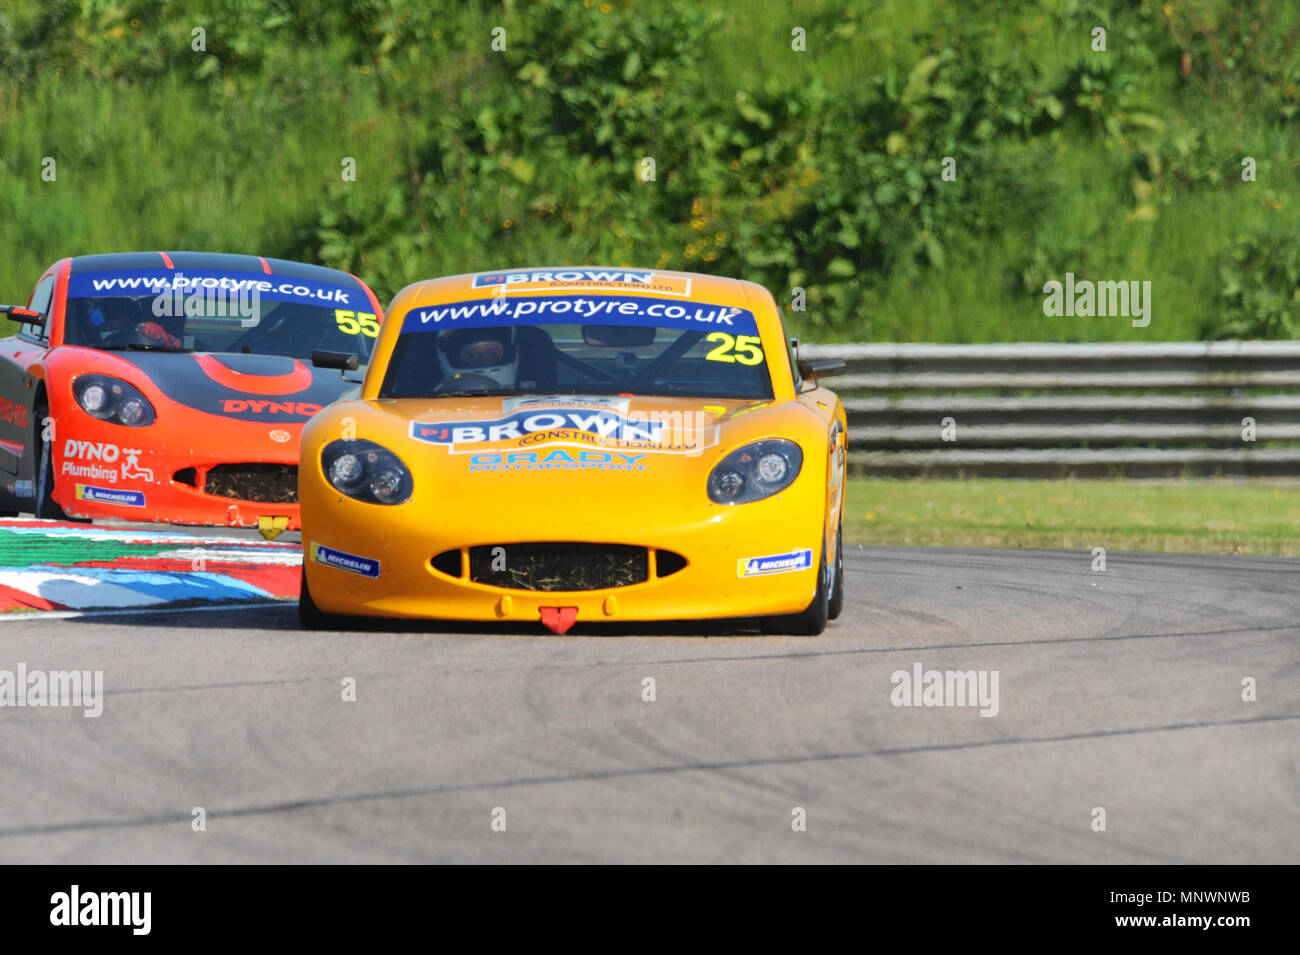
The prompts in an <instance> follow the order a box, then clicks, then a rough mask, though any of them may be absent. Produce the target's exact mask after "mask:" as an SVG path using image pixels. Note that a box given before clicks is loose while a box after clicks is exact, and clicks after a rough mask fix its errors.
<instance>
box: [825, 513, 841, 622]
mask: <svg viewBox="0 0 1300 955" xmlns="http://www.w3.org/2000/svg"><path fill="white" fill-rule="evenodd" d="M843 610H844V522H843V521H840V526H839V529H838V530H836V531H835V571H834V572H833V573H832V574H831V596H830V600H829V601H827V608H826V619H828V620H834V619H836V618H837V617H839V615H840V612H841V611H843Z"/></svg>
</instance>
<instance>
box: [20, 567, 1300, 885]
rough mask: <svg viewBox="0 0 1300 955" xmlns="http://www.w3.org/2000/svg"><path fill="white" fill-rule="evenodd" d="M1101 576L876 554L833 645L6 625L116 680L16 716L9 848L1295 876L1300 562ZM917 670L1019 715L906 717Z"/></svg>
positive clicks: (182, 621) (854, 574) (255, 625)
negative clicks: (352, 683) (992, 693)
mask: <svg viewBox="0 0 1300 955" xmlns="http://www.w3.org/2000/svg"><path fill="white" fill-rule="evenodd" d="M1090 564H1091V557H1090V555H1088V554H1083V553H1070V552H1063V551H1003V550H949V549H937V548H924V549H922V548H916V549H911V548H866V549H853V550H851V551H850V552H849V553H848V558H847V588H846V592H847V595H848V599H847V603H846V607H845V612H844V616H843V617H842V618H841V619H840V620H839V621H837V622H835V623H833V624H832V625H831V627H830V628H829V629H828V631H827V632H826V633H825V634H824V635H823V636H822V637H819V638H786V637H762V636H757V635H754V634H747V633H742V634H733V635H714V636H708V635H707V634H708V633H709V632H710V630H713V632H714V633H716V629H715V628H708V629H698V630H695V631H691V630H682V629H676V630H673V631H672V632H671V633H670V634H668V635H662V630H663V628H658V629H655V628H650V629H647V630H644V631H642V632H641V633H640V634H638V635H632V636H628V635H623V636H617V637H610V636H607V635H602V636H592V635H591V634H590V633H584V632H583V631H582V629H581V627H579V628H578V629H577V631H576V632H577V633H578V634H579V635H577V636H572V635H571V636H567V637H555V636H544V635H542V634H541V633H539V632H533V631H530V632H526V633H525V632H519V631H516V632H513V633H510V634H506V635H499V634H491V633H487V632H483V631H476V632H473V633H469V634H466V633H449V632H440V633H427V632H421V631H418V630H406V631H403V632H384V631H383V629H382V628H381V629H379V630H371V631H367V632H361V633H350V634H341V633H324V634H307V633H303V632H300V631H299V630H298V629H297V627H296V622H295V617H294V611H293V608H292V607H289V606H272V607H257V608H251V609H249V608H246V609H229V608H227V609H206V610H198V611H157V612H149V613H139V612H135V611H128V612H123V613H116V614H110V615H90V616H81V617H34V616H26V615H24V616H21V617H13V618H10V619H7V620H5V621H4V622H2V623H0V668H10V669H13V668H14V667H15V666H16V664H17V663H18V662H19V661H23V662H25V663H26V665H27V666H28V668H45V669H47V670H54V669H72V668H75V669H102V670H103V671H104V680H105V690H106V694H105V704H104V713H103V715H102V716H101V717H99V718H98V719H87V718H85V717H83V716H82V714H81V712H80V711H73V710H68V709H48V708H47V709H37V708H24V709H18V708H5V709H0V752H2V753H3V754H4V758H3V761H0V766H3V768H2V769H0V861H2V862H194V863H198V862H207V863H224V862H289V861H292V862H344V861H347V862H375V861H383V862H433V861H463V862H469V861H485V862H512V861H538V862H546V861H549V862H585V861H617V862H686V861H689V862H1013V863H1018V862H1089V863H1109V862H1114V863H1145V862H1217V863H1263V862H1295V861H1297V859H1298V858H1300V811H1297V810H1298V808H1300V561H1296V560H1286V559H1280V558H1278V559H1272V558H1239V557H1229V556H1213V557H1208V556H1166V555H1122V554H1111V555H1110V557H1109V560H1108V567H1107V570H1106V571H1105V572H1104V573H1094V572H1093V571H1092V570H1091V567H1090ZM915 663H921V664H922V665H923V667H924V668H925V669H939V670H946V669H953V670H971V669H974V670H980V669H987V670H996V671H998V673H999V698H1000V699H999V702H1000V708H999V712H998V714H997V715H996V716H994V717H987V718H986V717H981V716H979V715H978V712H977V711H976V710H975V709H971V708H964V707H960V708H959V707H951V708H933V707H932V708H925V707H913V708H906V707H896V706H894V705H892V704H891V701H890V696H891V690H892V689H893V686H892V685H891V674H892V673H893V672H894V671H897V670H908V671H910V670H911V669H912V667H913V664H915ZM345 677H352V678H354V679H355V680H356V701H355V702H344V701H343V700H342V691H341V681H342V680H343V679H344V678H345ZM646 677H653V678H654V680H655V695H656V699H655V700H654V702H644V701H643V700H642V681H643V679H644V678H646ZM1246 677H1252V678H1254V680H1255V681H1256V684H1257V693H1258V700H1257V701H1256V702H1244V701H1243V700H1242V699H1241V684H1242V680H1243V678H1246ZM196 806H201V807H203V808H204V809H205V810H206V814H207V830H206V831H205V832H195V831H193V830H192V826H191V818H192V814H191V813H192V809H193V807H196ZM496 807H500V808H502V809H504V810H505V823H506V829H505V831H504V832H501V831H493V829H492V825H491V823H492V819H493V810H494V808H496ZM795 807H802V808H803V810H804V811H805V813H806V819H807V829H806V831H794V830H793V829H792V826H791V820H792V818H793V816H792V812H793V810H794V809H795ZM1094 807H1101V808H1103V809H1104V810H1105V812H1106V830H1105V831H1102V832H1099V831H1094V830H1093V827H1092V824H1093V819H1094V812H1093V810H1094Z"/></svg>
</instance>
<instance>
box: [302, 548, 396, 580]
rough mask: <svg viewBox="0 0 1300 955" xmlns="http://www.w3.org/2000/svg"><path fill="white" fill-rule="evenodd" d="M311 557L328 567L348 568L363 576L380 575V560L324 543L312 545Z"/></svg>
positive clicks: (350, 571)
mask: <svg viewBox="0 0 1300 955" xmlns="http://www.w3.org/2000/svg"><path fill="white" fill-rule="evenodd" d="M311 559H312V560H314V561H315V562H316V563H318V564H324V565H325V566H326V567H333V568H335V569H337V570H346V571H347V572H348V573H350V574H359V575H361V576H362V577H378V576H379V561H377V560H371V559H370V558H369V557H359V556H357V555H356V554H348V553H344V552H343V551H341V550H335V549H334V548H332V547H326V546H325V545H324V544H312V545H311Z"/></svg>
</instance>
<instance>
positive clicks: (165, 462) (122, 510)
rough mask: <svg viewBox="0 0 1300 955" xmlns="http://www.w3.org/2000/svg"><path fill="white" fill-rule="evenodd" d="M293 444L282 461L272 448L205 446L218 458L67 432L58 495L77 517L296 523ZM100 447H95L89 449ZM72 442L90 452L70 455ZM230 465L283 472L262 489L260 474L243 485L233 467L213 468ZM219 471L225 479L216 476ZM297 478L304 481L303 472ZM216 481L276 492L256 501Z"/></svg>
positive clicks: (59, 456)
mask: <svg viewBox="0 0 1300 955" xmlns="http://www.w3.org/2000/svg"><path fill="white" fill-rule="evenodd" d="M135 443H138V444H141V445H143V444H144V442H135ZM286 446H287V447H290V448H292V450H291V451H289V452H288V453H286V454H285V455H283V456H280V457H279V459H278V460H267V458H274V457H276V456H275V455H267V454H265V452H263V453H262V454H260V455H255V453H250V452H249V451H247V450H240V449H236V450H233V451H230V452H229V453H226V454H223V455H213V450H212V449H204V452H205V454H206V455H207V456H210V457H212V458H214V459H207V458H205V457H204V455H203V454H200V455H186V456H180V455H177V454H175V453H169V452H168V451H167V450H166V449H161V450H160V449H156V448H149V447H140V448H138V449H136V450H137V453H135V454H128V453H126V452H127V448H126V447H125V446H124V445H116V444H112V443H110V442H103V441H98V442H95V443H94V444H93V445H92V444H91V443H90V442H88V441H81V440H80V439H77V438H73V439H71V440H69V439H67V438H64V440H63V442H62V444H60V446H59V448H58V450H57V451H56V452H55V454H54V459H53V462H52V464H53V467H54V494H53V497H54V501H55V503H57V504H58V505H59V506H60V507H61V508H63V511H64V512H65V513H66V514H68V515H69V516H71V517H83V518H112V519H116V520H128V521H158V522H161V523H167V524H196V525H207V526H216V527H259V526H265V523H266V521H267V520H270V521H271V522H272V523H273V525H274V527H275V528H276V530H296V529H297V528H298V527H299V506H298V503H297V501H296V496H297V495H296V491H295V492H294V493H293V494H292V497H294V498H295V499H294V500H284V498H285V497H287V496H290V495H288V494H286V493H284V488H285V485H286V480H287V479H286V477H285V476H284V475H285V474H287V473H289V469H294V470H295V471H296V467H297V454H296V451H297V448H296V446H293V445H287V444H286ZM92 447H93V451H91V450H89V449H91V448H92ZM68 449H77V450H81V451H82V452H83V453H82V454H81V455H80V456H68V455H66V454H65V453H64V452H65V451H66V450H68ZM89 454H93V455H94V458H93V459H92V458H90V457H89V456H88V455H89ZM258 457H260V458H261V460H258V459H257V458H258ZM110 458H111V460H110ZM228 464H236V465H244V464H257V465H263V466H271V467H274V468H276V469H277V470H278V471H279V472H280V475H281V476H280V477H278V478H272V477H270V476H269V473H268V477H267V481H266V486H265V487H261V488H258V487H256V486H255V479H250V480H249V482H248V483H246V484H243V485H241V483H240V481H239V480H238V479H236V478H234V477H232V475H231V474H229V473H228V472H223V471H221V470H216V471H214V470H213V469H220V468H221V467H222V466H223V465H228ZM213 474H215V475H217V476H218V477H219V480H212V479H209V478H208V476H209V475H213ZM292 481H293V483H296V474H295V475H294V477H293V478H292ZM209 483H210V484H211V485H212V486H213V487H219V488H220V489H221V490H222V491H226V492H229V491H235V490H239V489H240V488H241V487H248V490H249V494H250V495H251V496H253V497H268V498H276V499H274V500H249V499H245V498H238V497H232V496H229V494H228V493H223V494H213V493H208V492H207V490H206V489H205V487H206V485H207V484H209Z"/></svg>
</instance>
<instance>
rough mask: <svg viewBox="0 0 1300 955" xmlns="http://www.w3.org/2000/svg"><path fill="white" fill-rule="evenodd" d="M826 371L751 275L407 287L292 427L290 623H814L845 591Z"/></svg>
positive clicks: (493, 280) (835, 439)
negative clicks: (296, 523) (349, 375)
mask: <svg viewBox="0 0 1300 955" xmlns="http://www.w3.org/2000/svg"><path fill="white" fill-rule="evenodd" d="M314 360H315V361H316V362H317V364H320V365H324V366H327V367H338V368H355V367H356V362H357V356H352V355H346V354H342V353H317V355H315V356H314ZM843 370H844V363H843V361H841V360H839V359H823V360H821V361H800V360H799V359H798V356H797V344H796V343H795V342H794V341H793V340H792V339H790V338H789V337H788V335H787V333H786V330H785V328H784V326H783V321H782V317H781V314H780V312H779V310H778V309H777V306H776V302H775V301H774V300H773V299H772V296H771V295H770V294H769V293H768V292H767V290H765V289H764V288H762V287H761V286H759V285H755V284H754V283H752V282H745V281H738V280H735V279H726V278H718V277H715V276H708V275H696V274H693V273H688V272H662V271H654V270H647V269H629V268H592V267H571V268H538V269H519V270H512V271H504V272H480V273H476V274H471V275H455V276H450V277H447V278H439V279H431V280H429V281H425V282H417V283H416V284H414V285H410V286H407V287H406V288H405V289H403V290H402V291H401V292H400V293H398V295H397V297H396V298H395V299H393V302H392V304H391V305H390V306H389V308H388V312H387V317H386V319H385V320H384V323H383V327H382V329H381V330H380V334H379V339H378V341H377V342H376V343H375V345H374V348H373V352H372V356H371V360H370V363H369V367H368V369H367V370H366V374H365V381H364V384H363V385H362V386H361V389H360V393H359V395H358V396H357V397H356V398H355V399H354V400H340V401H337V402H335V403H333V404H331V405H328V406H327V407H326V408H325V409H324V410H323V411H322V412H321V413H320V414H318V415H316V416H315V417H314V418H312V419H311V421H310V422H308V424H307V426H306V427H305V428H304V430H303V435H302V448H301V465H300V468H299V474H298V484H299V502H300V505H301V515H302V539H303V580H302V593H301V597H300V600H299V604H298V606H299V618H300V620H301V623H302V625H303V626H304V627H307V628H310V629H320V628H337V627H341V626H345V625H346V623H347V620H346V618H347V617H348V616H367V617H395V618H416V619H420V618H424V619H436V620H456V621H499V622H502V623H525V622H530V621H535V622H538V623H540V624H542V625H543V626H545V627H547V628H548V629H549V630H551V631H553V632H556V633H565V632H566V631H568V630H569V628H570V627H572V626H573V625H574V623H575V622H577V623H585V622H594V623H602V624H606V625H613V626H615V627H617V625H618V624H620V623H623V622H631V621H654V620H698V619H702V618H747V619H751V618H757V621H758V622H759V623H760V624H761V626H762V627H763V629H764V630H766V631H768V632H778V633H794V634H818V633H821V632H822V631H823V630H824V629H825V627H826V621H827V620H828V619H834V618H835V617H836V616H838V614H839V612H840V608H841V606H842V604H843V600H844V595H843V560H842V556H841V553H840V537H841V533H840V527H841V513H842V511H843V506H844V466H845V451H846V431H845V427H846V425H845V417H844V408H843V406H842V405H841V404H840V400H839V398H838V397H836V396H835V395H834V394H833V393H832V392H830V391H828V390H826V389H825V388H824V387H822V386H821V385H820V384H819V382H818V379H821V378H824V377H827V376H829V375H833V374H842V373H843ZM345 397H346V396H345Z"/></svg>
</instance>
